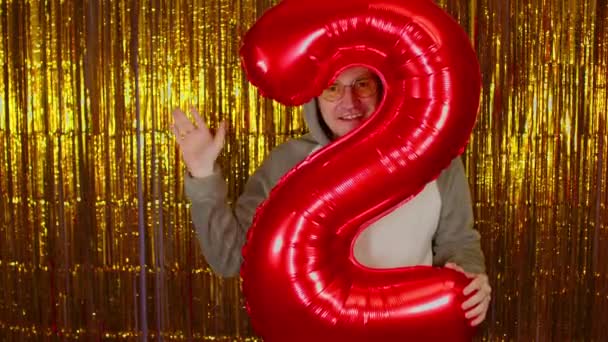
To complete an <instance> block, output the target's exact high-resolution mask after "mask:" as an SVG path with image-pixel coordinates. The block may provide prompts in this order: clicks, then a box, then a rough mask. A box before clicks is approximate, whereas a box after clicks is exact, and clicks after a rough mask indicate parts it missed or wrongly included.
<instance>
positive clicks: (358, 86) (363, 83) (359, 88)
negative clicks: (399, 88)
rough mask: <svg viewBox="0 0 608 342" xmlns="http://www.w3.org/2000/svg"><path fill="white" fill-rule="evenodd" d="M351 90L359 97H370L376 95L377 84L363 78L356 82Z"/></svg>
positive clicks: (374, 81)
mask: <svg viewBox="0 0 608 342" xmlns="http://www.w3.org/2000/svg"><path fill="white" fill-rule="evenodd" d="M353 89H354V91H355V94H357V96H359V97H370V96H372V95H374V94H376V91H377V90H378V82H376V80H374V79H373V78H364V79H360V80H357V81H356V82H355V84H353Z"/></svg>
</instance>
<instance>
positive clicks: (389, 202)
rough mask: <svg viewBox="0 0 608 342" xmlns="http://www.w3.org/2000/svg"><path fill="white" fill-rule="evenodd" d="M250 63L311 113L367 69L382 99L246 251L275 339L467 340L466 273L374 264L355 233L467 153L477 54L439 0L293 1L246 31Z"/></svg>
mask: <svg viewBox="0 0 608 342" xmlns="http://www.w3.org/2000/svg"><path fill="white" fill-rule="evenodd" d="M241 57H242V62H243V66H244V69H245V72H246V74H247V76H248V78H249V80H250V81H251V82H252V83H253V84H254V85H255V86H257V87H258V88H259V90H260V92H261V93H262V94H263V95H265V96H267V97H270V98H273V99H275V100H277V101H279V102H282V103H284V104H289V105H299V104H302V103H304V102H306V101H308V100H310V99H312V98H313V97H315V96H318V95H319V94H320V93H321V91H322V90H323V89H324V88H325V87H326V86H327V85H329V84H330V83H331V82H332V81H333V79H334V78H335V77H336V75H338V74H339V73H340V72H341V71H342V70H344V69H345V68H347V67H350V66H353V65H363V66H367V67H369V68H371V69H372V70H375V71H376V72H377V74H378V75H379V76H380V78H381V79H382V81H383V85H384V97H383V99H382V102H381V104H380V106H379V108H378V110H377V111H376V113H375V114H374V115H373V116H372V117H371V118H370V119H369V120H367V121H366V122H365V123H364V124H363V125H361V127H359V128H357V129H356V130H354V131H353V132H351V133H349V134H347V135H346V136H344V137H343V138H341V139H339V140H338V141H336V142H334V143H333V144H330V145H329V146H327V147H326V148H324V149H322V150H320V151H319V152H318V153H315V154H313V155H311V156H310V157H308V158H307V159H306V160H304V161H303V162H301V163H300V164H299V165H298V166H297V167H296V168H294V169H293V170H291V171H290V172H288V174H287V175H285V176H284V177H283V178H282V179H281V180H280V181H279V183H278V184H277V185H276V186H275V188H274V189H273V190H272V191H271V193H270V195H269V198H268V199H267V200H266V201H265V202H264V203H263V204H262V205H261V206H260V207H259V208H258V211H257V213H256V216H255V218H254V222H253V225H252V227H251V228H250V230H249V232H248V235H247V242H246V244H245V247H244V248H243V258H244V262H243V266H242V268H241V276H242V278H243V292H244V295H245V299H246V305H247V309H248V312H249V314H250V317H251V320H252V324H253V327H254V329H255V330H256V332H257V333H259V334H260V335H261V336H262V337H263V338H264V340H265V341H270V342H273V341H278V342H284V341H327V342H329V341H333V342H337V341H345V342H346V341H348V342H358V341H406V340H407V341H431V340H433V341H435V340H441V341H459V340H463V341H465V340H470V339H471V337H472V334H473V332H474V331H473V329H472V328H471V327H470V326H469V324H468V321H467V320H466V319H465V317H464V312H463V310H462V309H461V308H460V305H461V303H462V301H463V300H464V298H463V295H462V289H463V287H464V286H466V283H467V281H466V279H465V278H464V276H463V275H461V274H459V273H457V272H455V271H452V270H448V269H443V268H433V267H426V266H414V267H404V268H397V269H369V268H366V267H364V266H362V265H361V264H359V263H358V262H357V261H356V260H355V259H354V257H353V255H352V247H353V242H354V240H355V238H356V236H357V234H358V233H359V232H360V231H361V230H362V229H365V227H367V226H368V225H369V223H370V222H373V221H374V220H377V219H378V218H379V217H381V216H382V215H383V214H385V213H386V212H387V211H390V209H392V208H394V207H395V206H397V205H400V204H402V203H403V202H404V201H407V200H408V199H410V198H411V197H412V196H415V195H416V194H417V193H418V192H419V191H421V190H422V188H423V187H424V186H425V184H427V183H428V182H429V181H432V180H433V179H435V178H436V177H437V176H438V175H439V173H440V172H441V171H442V170H443V169H444V168H445V167H447V166H448V165H449V163H450V162H451V161H452V159H453V158H455V157H456V156H458V155H460V154H461V153H462V151H463V149H464V147H465V146H466V144H467V142H468V139H469V136H470V134H471V131H472V129H473V126H474V123H475V119H476V116H477V112H478V108H479V95H480V83H481V82H480V73H479V66H478V63H477V59H476V56H475V52H474V51H473V49H472V47H471V45H470V42H469V40H468V38H467V36H466V34H465V33H464V32H463V30H462V29H461V28H460V27H459V25H458V24H457V23H456V22H455V21H454V20H453V19H452V18H451V17H450V16H448V15H447V14H446V13H444V12H443V11H442V10H441V9H440V8H439V7H437V6H436V5H435V4H433V3H432V1H429V0H384V1H382V0H376V1H374V0H371V1H361V0H349V1H343V0H335V1H332V0H284V1H282V2H281V3H280V4H279V5H277V6H275V7H273V8H271V9H270V10H268V11H267V12H266V13H265V14H264V15H263V16H262V17H261V18H260V20H258V22H256V24H255V25H254V26H253V27H252V28H251V29H250V30H249V31H248V33H247V34H246V36H245V38H244V42H243V46H242V48H241Z"/></svg>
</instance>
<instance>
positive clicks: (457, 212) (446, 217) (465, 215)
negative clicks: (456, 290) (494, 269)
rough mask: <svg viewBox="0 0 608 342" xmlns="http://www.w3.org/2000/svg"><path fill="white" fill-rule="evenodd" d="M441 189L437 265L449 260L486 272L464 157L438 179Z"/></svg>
mask: <svg viewBox="0 0 608 342" xmlns="http://www.w3.org/2000/svg"><path fill="white" fill-rule="evenodd" d="M437 182H438V186H439V189H440V192H441V203H442V204H441V216H440V218H439V226H438V227H437V231H436V233H435V236H434V238H433V254H434V255H433V265H435V266H443V265H445V264H446V263H447V262H452V263H455V264H457V265H459V266H461V267H462V268H463V269H464V270H465V271H467V272H471V273H484V272H485V263H484V255H483V252H482V250H481V244H480V235H479V233H478V232H477V231H476V230H475V229H473V208H472V204H471V193H470V190H469V184H468V182H467V178H466V176H465V173H464V166H463V164H462V160H461V159H460V157H458V158H456V159H454V160H453V161H452V164H451V165H450V167H449V168H448V169H446V170H445V171H444V172H443V173H442V174H441V175H440V176H439V178H438V179H437Z"/></svg>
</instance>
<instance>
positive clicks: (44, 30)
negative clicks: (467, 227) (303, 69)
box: [0, 0, 608, 341]
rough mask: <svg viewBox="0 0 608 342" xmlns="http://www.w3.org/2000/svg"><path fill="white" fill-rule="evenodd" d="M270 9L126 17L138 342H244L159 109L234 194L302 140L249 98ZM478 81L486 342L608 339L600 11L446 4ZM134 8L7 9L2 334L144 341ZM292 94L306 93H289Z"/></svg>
mask: <svg viewBox="0 0 608 342" xmlns="http://www.w3.org/2000/svg"><path fill="white" fill-rule="evenodd" d="M273 3H274V1H269V0H258V1H254V0H237V1H227V0H199V1H194V0H178V1H173V0H171V1H170V0H157V1H139V5H140V6H139V8H138V9H137V15H138V18H139V19H138V21H139V23H138V25H139V32H138V33H139V34H138V38H139V42H138V44H139V50H138V51H137V53H138V56H137V57H138V60H139V70H140V74H139V84H140V94H139V95H140V100H141V114H142V122H141V123H142V131H143V132H142V136H141V138H142V139H143V142H144V146H143V151H142V152H143V156H144V158H145V162H144V175H143V179H144V183H143V184H144V187H145V189H144V191H145V193H144V194H145V195H144V197H145V203H144V208H145V217H144V222H145V224H146V230H147V233H146V237H145V238H146V244H147V249H146V250H147V251H148V252H147V255H146V260H147V269H146V273H147V274H148V278H147V284H148V290H147V294H148V301H147V304H148V305H147V307H148V311H149V312H148V313H147V315H148V316H147V317H148V319H147V321H148V327H149V329H150V334H149V336H150V337H151V338H157V337H158V336H159V334H160V336H161V337H162V338H163V339H164V340H209V341H213V340H217V341H227V340H238V341H245V340H255V337H254V336H253V334H252V332H251V330H250V328H249V325H248V320H247V317H246V314H245V312H244V310H243V309H242V302H241V298H240V293H239V284H238V281H236V280H221V279H218V278H216V277H214V276H213V275H212V274H211V272H210V270H209V269H208V267H207V265H206V264H205V262H204V260H203V258H202V255H201V253H200V250H199V244H198V242H197V240H196V237H195V235H194V232H193V230H192V227H191V223H190V218H189V210H190V207H189V204H188V202H187V201H186V200H185V198H184V193H183V187H182V182H183V171H182V170H183V167H182V165H181V162H180V160H179V154H178V151H177V150H176V147H175V144H174V142H173V139H172V137H171V134H170V133H169V130H168V127H169V125H170V121H171V119H170V115H169V113H170V110H171V108H173V107H175V106H180V107H182V108H187V107H188V106H189V105H194V106H196V107H197V108H199V110H200V111H201V112H202V113H205V115H206V118H207V120H208V122H209V123H210V124H211V126H212V127H215V126H216V125H217V123H218V122H219V121H220V120H222V119H227V120H228V121H229V123H230V135H229V137H228V142H227V146H226V148H225V150H224V152H223V155H222V159H221V163H222V167H223V169H224V171H225V174H226V176H227V178H228V180H229V185H230V195H231V198H235V197H236V196H237V194H238V193H239V192H240V190H241V189H242V185H243V183H244V181H245V180H246V178H247V176H248V175H249V174H250V173H251V172H252V171H253V170H254V169H255V168H256V167H257V166H258V165H259V164H260V163H261V161H262V160H263V158H264V156H265V155H266V154H267V153H268V151H269V150H270V149H271V148H272V147H274V146H276V145H277V144H279V143H281V142H283V141H284V140H286V139H288V138H290V137H294V136H299V135H300V134H302V133H303V132H304V131H305V127H304V125H303V121H302V119H301V116H300V115H299V109H297V108H296V109H294V108H285V107H282V106H280V105H277V104H276V103H273V102H271V101H268V100H265V99H261V98H259V97H258V94H257V92H256V90H255V89H254V88H253V87H251V86H250V85H249V84H248V82H247V81H246V79H245V78H244V76H243V74H242V72H241V68H240V65H239V58H238V47H239V39H240V37H241V36H242V35H243V34H244V32H246V30H247V29H248V27H249V26H250V25H251V24H252V23H253V21H254V20H255V19H256V18H257V17H258V16H259V15H260V14H261V13H262V12H263V11H264V10H265V9H267V8H269V7H270V6H271V5H272V4H273ZM438 3H439V4H440V5H441V6H442V7H443V8H445V9H446V10H447V11H448V12H449V13H451V14H452V15H453V16H454V17H455V18H456V20H457V21H459V22H460V23H461V25H462V26H463V27H464V28H465V29H466V30H467V31H468V32H469V34H470V36H471V40H472V42H473V44H474V46H475V48H476V50H477V51H478V55H479V59H480V63H481V68H482V73H483V82H484V87H483V96H482V103H481V112H480V117H479V121H478V125H477V127H476V130H475V133H474V135H473V137H472V140H471V144H470V147H469V149H468V150H467V153H466V155H465V161H466V164H467V169H468V172H469V176H470V181H471V187H472V191H473V196H474V199H475V215H476V219H477V220H476V224H477V228H478V229H479V231H480V232H481V234H482V242H483V248H484V250H485V251H486V254H487V260H488V272H489V276H490V279H491V282H492V284H493V287H494V301H493V304H492V307H491V310H490V312H489V317H488V322H487V323H486V324H485V325H484V327H483V328H482V331H481V333H480V339H481V340H492V341H494V340H512V341H527V340H559V341H571V340H589V341H591V340H593V341H603V340H607V339H608V332H607V331H606V329H605V324H606V322H607V319H608V261H607V260H608V248H606V246H608V227H607V225H608V206H607V205H608V190H607V189H608V166H607V165H608V138H607V129H608V127H607V123H606V122H607V113H608V100H607V98H608V94H607V92H608V90H607V89H608V88H607V87H606V81H607V80H606V79H607V74H608V43H607V42H608V3H607V2H606V1H602V0H590V1H575V0H569V1H562V0H533V1H524V0H516V1H508V2H505V1H499V0H468V1H457V0H440V1H438ZM132 5H133V2H127V1H103V0H85V1H65V0H61V1H60V0H47V1H43V0H31V1H18V0H0V30H1V32H2V38H1V40H0V61H1V62H0V63H2V77H0V288H1V289H2V290H3V291H0V336H1V337H2V340H8V341H13V340H15V341H21V340H32V339H34V340H40V339H45V338H46V337H55V338H56V337H61V338H62V339H65V340H97V339H101V338H104V339H109V340H137V338H138V337H140V336H141V334H142V332H141V322H140V318H139V314H140V313H139V312H138V308H139V306H138V300H139V298H138V293H139V291H138V284H139V271H140V267H139V264H138V259H139V251H138V239H139V238H140V237H139V234H138V229H137V206H138V202H137V187H136V186H137V174H136V166H137V164H136V151H137V145H136V139H137V135H136V130H135V127H136V122H135V101H134V99H135V88H134V87H135V86H134V84H135V79H134V73H133V69H132V67H133V66H132V65H131V62H130V61H131V57H132V53H133V51H132V50H131V49H130V48H129V43H130V41H129V39H130V38H129V37H130V34H131V31H132V30H133V26H132V22H131V20H130V18H131V11H133V9H132V7H131V6H132ZM302 81H303V82H304V81H305V80H302Z"/></svg>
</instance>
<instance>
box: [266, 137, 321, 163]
mask: <svg viewBox="0 0 608 342" xmlns="http://www.w3.org/2000/svg"><path fill="white" fill-rule="evenodd" d="M317 145H318V144H317V142H316V141H315V140H314V139H313V138H312V135H310V134H305V135H303V136H301V137H298V138H292V139H289V140H287V141H285V142H283V143H282V144H279V145H277V146H276V147H275V148H273V149H272V151H271V152H270V157H271V158H277V157H279V158H280V157H285V158H288V159H292V158H300V159H304V158H305V157H306V156H308V155H309V154H310V152H312V150H313V149H314V148H315V147H317Z"/></svg>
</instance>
